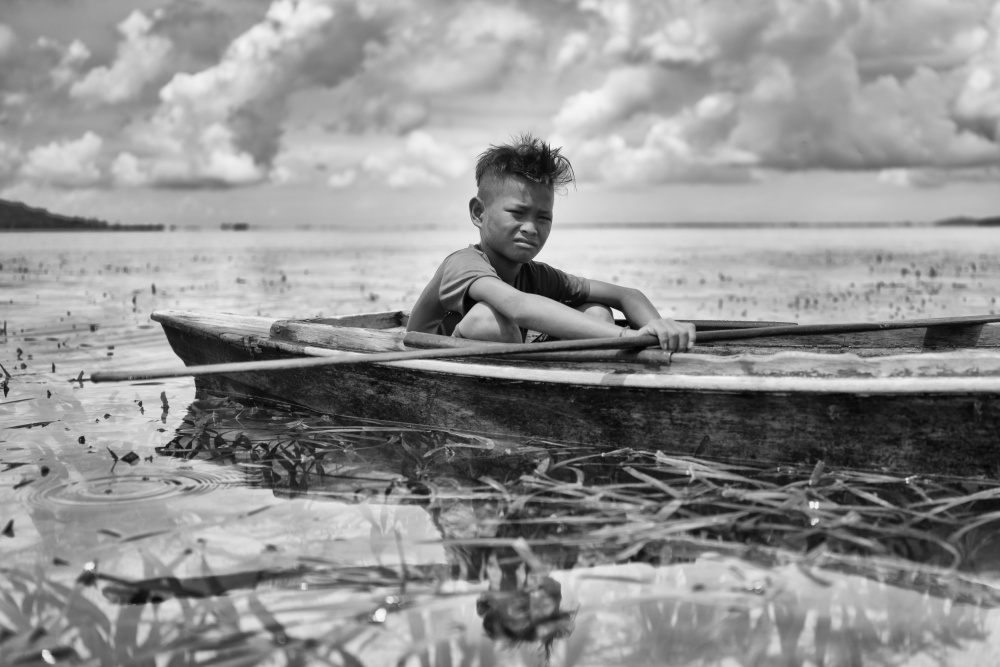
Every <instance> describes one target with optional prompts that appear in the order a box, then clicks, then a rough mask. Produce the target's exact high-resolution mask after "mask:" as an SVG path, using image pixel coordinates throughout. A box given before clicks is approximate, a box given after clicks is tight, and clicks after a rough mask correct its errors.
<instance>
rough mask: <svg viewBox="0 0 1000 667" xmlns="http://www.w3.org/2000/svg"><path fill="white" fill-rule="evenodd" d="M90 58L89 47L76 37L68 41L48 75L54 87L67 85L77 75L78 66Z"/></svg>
mask: <svg viewBox="0 0 1000 667" xmlns="http://www.w3.org/2000/svg"><path fill="white" fill-rule="evenodd" d="M89 58H90V49H88V48H87V45H86V44H84V43H83V42H81V41H80V40H78V39H74V40H73V41H72V42H70V45H69V46H68V47H67V48H66V50H65V51H64V52H63V54H62V57H61V58H60V59H59V62H58V63H57V64H56V65H55V67H53V68H52V69H51V71H50V72H49V76H50V77H51V78H52V83H53V84H54V85H55V87H56V88H62V87H63V86H66V85H68V84H69V83H70V82H72V81H73V80H75V79H76V78H77V77H78V76H79V70H80V66H81V65H82V64H83V63H85V62H86V61H87V60H88V59H89Z"/></svg>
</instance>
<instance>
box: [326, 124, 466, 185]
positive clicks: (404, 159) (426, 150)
mask: <svg viewBox="0 0 1000 667" xmlns="http://www.w3.org/2000/svg"><path fill="white" fill-rule="evenodd" d="M470 167H471V159H470V156H468V155H467V154H466V153H465V152H464V151H462V150H460V149H458V148H457V147H455V146H452V145H450V144H448V143H445V142H442V141H439V140H437V139H435V138H434V137H433V136H431V135H430V134H429V133H427V132H424V131H420V130H418V131H415V132H411V133H410V134H409V135H407V137H406V141H405V142H404V144H403V147H402V149H400V150H393V151H387V152H383V153H377V154H375V155H371V156H369V157H368V158H366V159H365V160H364V161H363V162H362V164H361V168H362V170H363V171H365V172H367V173H368V174H370V175H373V176H377V177H381V178H383V179H384V180H385V183H386V184H387V185H388V186H389V187H391V188H394V189H406V188H413V187H420V186H430V187H440V186H442V185H444V184H445V182H446V181H447V180H450V179H454V178H457V177H459V176H462V175H466V174H467V173H468V171H469V169H470ZM352 182H353V177H352ZM331 185H332V183H331ZM341 187H343V186H341Z"/></svg>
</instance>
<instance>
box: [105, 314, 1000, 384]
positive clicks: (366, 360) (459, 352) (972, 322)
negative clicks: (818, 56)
mask: <svg viewBox="0 0 1000 667" xmlns="http://www.w3.org/2000/svg"><path fill="white" fill-rule="evenodd" d="M990 322H1000V315H973V316H968V317H942V318H932V319H921V320H895V321H889V322H859V323H841V324H796V325H790V326H766V327H755V328H743V329H723V330H720V331H705V332H702V333H699V334H698V341H699V342H705V343H707V342H711V341H724V340H746V339H749V338H764V337H768V338H770V337H772V336H815V335H823V334H845V333H862V332H866V331H887V330H891V329H923V328H926V329H928V330H929V331H930V330H935V329H940V330H944V331H949V332H955V331H959V332H960V331H969V332H971V333H974V337H976V338H978V333H979V330H981V329H982V326H983V325H984V324H987V323H990ZM404 340H405V339H404ZM658 344H659V342H658V341H657V339H656V337H655V336H632V337H629V338H585V339H580V340H560V341H552V342H547V343H533V344H530V345H525V344H523V343H479V344H474V345H469V346H468V347H447V348H436V349H426V350H412V351H410V350H407V351H402V352H379V353H375V354H354V353H342V355H343V356H341V354H338V353H337V352H336V351H333V352H332V354H333V355H336V356H319V357H296V358H294V359H268V360H264V361H239V362H232V363H226V364H205V365H203V366H188V367H185V368H153V369H147V370H124V371H100V372H97V373H94V374H92V375H91V376H90V381H91V382H121V381H127V380H154V379H161V378H171V377H187V376H191V377H194V376H198V375H218V374H224V373H249V372H257V371H277V370H290V369H297V368H313V367H316V366H339V365H344V364H370V363H379V362H385V361H414V360H417V359H453V358H458V357H496V356H502V355H511V354H531V353H535V352H568V351H574V350H620V349H632V348H644V347H654V346H658ZM971 344H972V345H975V340H972V341H971Z"/></svg>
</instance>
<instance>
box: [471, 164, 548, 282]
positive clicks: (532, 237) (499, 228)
mask: <svg viewBox="0 0 1000 667" xmlns="http://www.w3.org/2000/svg"><path fill="white" fill-rule="evenodd" d="M484 199H485V201H484ZM554 203H555V193H554V192H553V189H552V186H551V185H542V184H540V183H535V182H534V181H529V180H527V179H525V178H520V177H517V176H510V177H507V178H505V179H503V180H502V181H500V182H499V183H496V184H495V186H494V188H493V190H492V196H487V197H484V198H481V197H475V198H474V199H473V200H472V201H471V202H470V203H469V210H470V213H471V215H472V224H474V225H475V226H476V227H478V228H479V236H480V240H481V242H482V244H483V245H485V246H487V247H488V248H489V249H491V250H493V251H494V252H495V253H497V254H499V255H501V256H502V257H505V258H507V259H508V260H510V261H512V262H518V263H522V264H523V263H524V262H529V261H531V260H532V259H534V258H535V255H537V254H538V253H539V252H540V251H541V250H542V247H543V246H544V245H545V241H546V240H547V239H548V238H549V232H550V231H551V230H552V206H553V204H554Z"/></svg>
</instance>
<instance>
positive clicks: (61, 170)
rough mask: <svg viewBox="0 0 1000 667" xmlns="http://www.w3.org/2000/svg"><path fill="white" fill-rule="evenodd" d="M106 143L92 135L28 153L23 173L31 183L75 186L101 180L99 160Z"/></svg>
mask: <svg viewBox="0 0 1000 667" xmlns="http://www.w3.org/2000/svg"><path fill="white" fill-rule="evenodd" d="M103 144H104V140H103V139H101V137H99V136H98V135H96V134H94V133H93V132H86V133H85V134H84V135H83V136H81V137H80V138H79V139H75V140H67V141H63V142H59V141H55V142H52V143H50V144H46V145H44V146H38V147H36V148H34V149H32V150H31V151H29V152H28V154H27V156H26V158H25V161H24V164H23V165H22V166H21V173H22V174H23V175H24V176H25V177H26V178H28V179H29V180H32V181H38V182H42V183H48V184H51V185H57V186H65V187H74V186H88V185H94V184H96V183H98V182H100V180H101V170H100V167H99V165H98V159H99V157H100V154H101V147H102V146H103Z"/></svg>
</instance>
